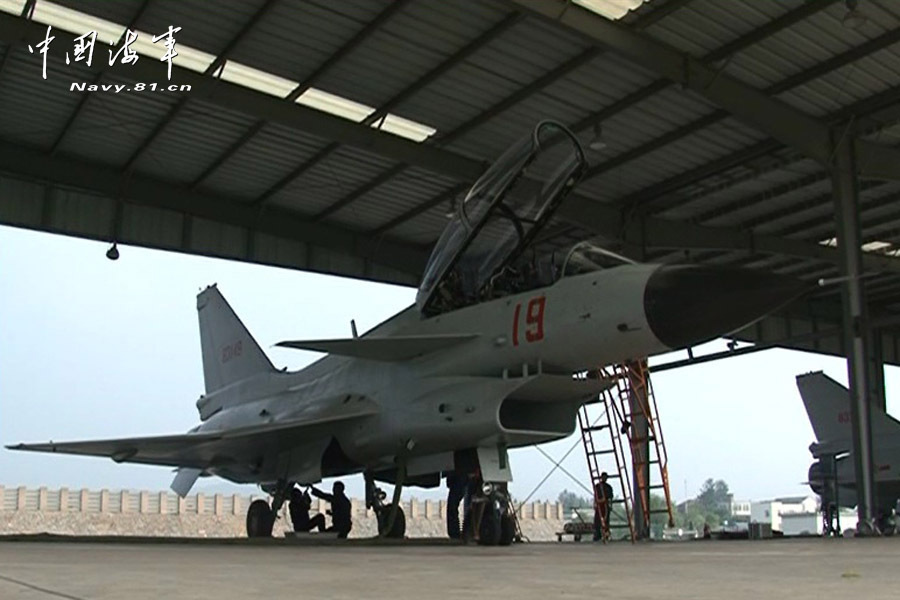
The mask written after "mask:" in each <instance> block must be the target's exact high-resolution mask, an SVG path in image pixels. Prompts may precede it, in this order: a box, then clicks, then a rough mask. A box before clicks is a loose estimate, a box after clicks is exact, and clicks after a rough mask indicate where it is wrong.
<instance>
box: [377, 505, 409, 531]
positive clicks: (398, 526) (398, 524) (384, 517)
mask: <svg viewBox="0 0 900 600" xmlns="http://www.w3.org/2000/svg"><path fill="white" fill-rule="evenodd" d="M392 506H393V505H392V504H388V505H387V506H385V507H384V508H383V509H382V510H381V511H380V512H379V513H378V535H379V536H381V537H386V538H392V539H403V536H405V535H406V516H405V515H404V514H403V509H402V508H401V507H399V506H398V507H397V516H396V517H395V518H394V526H393V527H391V530H390V531H389V532H387V533H384V530H385V528H386V527H387V522H388V519H390V517H391V507H392Z"/></svg>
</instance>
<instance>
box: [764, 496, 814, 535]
mask: <svg viewBox="0 0 900 600" xmlns="http://www.w3.org/2000/svg"><path fill="white" fill-rule="evenodd" d="M818 510H819V499H818V497H817V496H814V495H810V496H792V497H787V498H775V499H774V500H763V501H760V502H751V503H750V522H751V523H769V524H770V525H771V526H772V531H782V532H783V531H784V529H783V524H782V517H783V516H784V515H795V514H810V513H815V514H818Z"/></svg>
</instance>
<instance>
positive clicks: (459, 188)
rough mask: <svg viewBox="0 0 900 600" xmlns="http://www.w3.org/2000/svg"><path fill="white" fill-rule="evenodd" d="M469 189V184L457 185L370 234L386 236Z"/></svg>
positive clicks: (380, 226)
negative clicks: (392, 230)
mask: <svg viewBox="0 0 900 600" xmlns="http://www.w3.org/2000/svg"><path fill="white" fill-rule="evenodd" d="M468 187H469V184H467V183H462V184H459V185H455V186H453V187H452V188H450V189H448V190H445V191H443V192H441V193H439V194H437V195H436V196H434V197H432V198H429V199H428V200H426V201H425V202H423V203H421V204H417V205H416V206H414V207H412V208H411V209H409V210H407V211H406V212H404V213H402V214H400V215H398V216H396V217H394V218H393V219H391V220H390V221H388V222H387V223H384V224H382V225H379V226H378V227H376V228H375V229H373V230H372V231H371V232H370V234H371V235H384V234H385V233H387V232H388V231H390V230H391V229H394V228H396V227H399V226H400V225H402V224H403V223H406V222H407V221H409V220H411V219H414V218H415V217H417V216H419V215H421V214H422V213H424V212H427V211H429V210H431V209H432V208H434V207H435V206H439V205H440V204H442V203H444V202H449V201H451V200H452V199H453V198H454V197H456V196H457V195H458V194H461V193H463V192H464V191H466V188H468Z"/></svg>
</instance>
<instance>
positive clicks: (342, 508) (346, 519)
mask: <svg viewBox="0 0 900 600" xmlns="http://www.w3.org/2000/svg"><path fill="white" fill-rule="evenodd" d="M310 489H311V490H312V495H313V496H315V497H316V498H320V499H321V500H324V501H325V502H328V503H329V504H331V510H330V511H328V514H330V515H331V527H329V528H328V529H326V530H325V531H334V532H336V533H337V534H338V537H339V538H342V539H343V538H346V537H347V534H348V533H350V530H351V529H352V528H353V518H352V517H351V514H350V513H351V506H350V498H348V497H347V496H346V495H344V484H343V483H341V482H340V481H335V482H334V485H333V486H332V487H331V491H332V493H331V494H326V493H325V492H323V491H321V490H319V489H316V487H315V486H313V487H312V488H310Z"/></svg>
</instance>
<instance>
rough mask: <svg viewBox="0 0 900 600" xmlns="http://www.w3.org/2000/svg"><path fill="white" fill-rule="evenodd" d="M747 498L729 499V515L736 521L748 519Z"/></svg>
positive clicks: (749, 512) (749, 509)
mask: <svg viewBox="0 0 900 600" xmlns="http://www.w3.org/2000/svg"><path fill="white" fill-rule="evenodd" d="M752 504H753V503H752V502H750V501H749V500H734V499H732V500H731V516H732V517H734V518H735V519H736V520H738V521H744V520H750V514H751V505H752Z"/></svg>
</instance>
